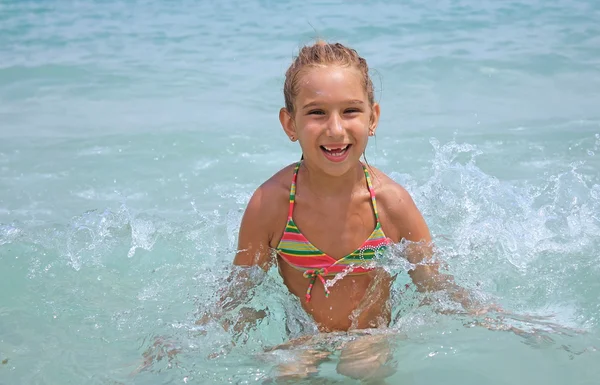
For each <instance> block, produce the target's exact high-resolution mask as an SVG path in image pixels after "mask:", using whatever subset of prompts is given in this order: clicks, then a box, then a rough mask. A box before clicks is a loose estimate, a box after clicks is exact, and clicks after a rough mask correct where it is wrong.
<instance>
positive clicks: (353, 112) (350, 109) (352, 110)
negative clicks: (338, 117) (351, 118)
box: [344, 108, 361, 114]
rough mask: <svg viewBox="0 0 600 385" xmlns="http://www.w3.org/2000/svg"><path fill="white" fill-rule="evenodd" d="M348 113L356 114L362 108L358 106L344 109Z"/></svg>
mask: <svg viewBox="0 0 600 385" xmlns="http://www.w3.org/2000/svg"><path fill="white" fill-rule="evenodd" d="M344 112H345V113H346V114H355V113H358V112H361V111H360V109H358V108H348V109H347V110H346V111H344Z"/></svg>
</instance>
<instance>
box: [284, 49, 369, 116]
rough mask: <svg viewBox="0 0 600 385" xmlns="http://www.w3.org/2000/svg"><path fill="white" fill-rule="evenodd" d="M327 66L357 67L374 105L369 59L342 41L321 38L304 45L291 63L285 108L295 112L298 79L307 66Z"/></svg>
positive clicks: (285, 84) (287, 77) (285, 87)
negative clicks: (329, 40)
mask: <svg viewBox="0 0 600 385" xmlns="http://www.w3.org/2000/svg"><path fill="white" fill-rule="evenodd" d="M326 66H340V67H349V68H356V69H357V70H358V71H359V72H360V74H361V76H362V82H363V86H364V88H365V91H366V92H367V98H368V100H369V104H370V105H371V106H373V104H374V103H375V96H374V92H373V82H372V81H371V77H370V76H369V66H368V65H367V61H366V60H365V59H363V58H362V57H360V56H359V55H358V53H357V52H356V51H355V50H354V49H352V48H348V47H346V46H344V45H343V44H341V43H327V42H324V41H322V40H319V41H317V42H316V43H315V44H313V45H310V46H304V47H302V48H301V49H300V52H299V53H298V56H296V57H295V58H294V61H293V62H292V65H290V68H288V70H287V71H286V73H285V83H284V85H283V96H284V98H285V108H286V109H287V110H288V112H289V113H290V114H292V115H293V114H294V102H295V100H296V96H298V92H299V90H298V81H299V80H300V77H301V75H302V72H303V71H305V70H306V68H310V67H313V68H314V67H326Z"/></svg>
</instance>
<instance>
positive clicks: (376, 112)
mask: <svg viewBox="0 0 600 385" xmlns="http://www.w3.org/2000/svg"><path fill="white" fill-rule="evenodd" d="M380 114H381V108H380V107H379V104H378V103H373V107H371V120H370V121H369V136H374V135H375V130H377V125H378V124H379V116H380Z"/></svg>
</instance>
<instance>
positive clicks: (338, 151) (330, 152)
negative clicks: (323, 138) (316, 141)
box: [320, 144, 352, 162]
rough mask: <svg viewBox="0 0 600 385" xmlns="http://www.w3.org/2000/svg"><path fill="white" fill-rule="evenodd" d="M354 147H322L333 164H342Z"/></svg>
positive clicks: (349, 145) (347, 145)
mask: <svg viewBox="0 0 600 385" xmlns="http://www.w3.org/2000/svg"><path fill="white" fill-rule="evenodd" d="M351 146H352V145H351V144H346V145H333V146H320V147H321V150H322V151H323V154H324V155H325V157H326V158H327V159H329V160H331V161H333V162H340V161H342V160H344V159H345V158H346V155H347V154H348V150H349V149H350V147H351Z"/></svg>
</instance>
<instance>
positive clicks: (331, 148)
mask: <svg viewBox="0 0 600 385" xmlns="http://www.w3.org/2000/svg"><path fill="white" fill-rule="evenodd" d="M323 148H324V149H326V150H327V151H330V152H331V151H334V150H338V151H344V150H345V149H347V148H348V145H345V146H344V147H336V148H333V147H327V146H323Z"/></svg>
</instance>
